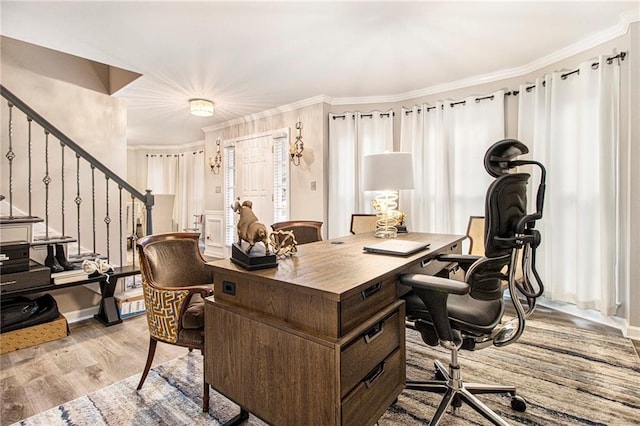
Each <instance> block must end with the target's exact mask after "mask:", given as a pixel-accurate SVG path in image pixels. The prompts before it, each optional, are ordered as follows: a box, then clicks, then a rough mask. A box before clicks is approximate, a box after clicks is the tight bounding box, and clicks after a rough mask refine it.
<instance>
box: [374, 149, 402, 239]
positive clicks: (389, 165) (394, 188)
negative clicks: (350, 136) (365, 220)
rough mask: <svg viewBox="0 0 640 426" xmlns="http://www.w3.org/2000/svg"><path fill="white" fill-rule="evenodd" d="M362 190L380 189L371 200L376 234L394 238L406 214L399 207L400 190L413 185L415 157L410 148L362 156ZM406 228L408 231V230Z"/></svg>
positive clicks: (380, 236) (381, 236)
mask: <svg viewBox="0 0 640 426" xmlns="http://www.w3.org/2000/svg"><path fill="white" fill-rule="evenodd" d="M362 167H363V175H362V176H363V190H364V191H381V192H380V194H378V195H376V198H375V200H373V201H372V204H373V206H374V208H375V209H376V214H377V216H378V217H377V220H376V237H379V238H395V237H396V236H397V235H398V226H399V225H400V224H401V223H402V222H403V221H404V219H403V217H404V214H403V213H401V212H400V211H398V210H397V208H398V191H399V190H400V189H413V161H412V159H411V153H409V152H385V153H382V154H370V155H365V156H364V158H363V163H362ZM405 232H406V231H405Z"/></svg>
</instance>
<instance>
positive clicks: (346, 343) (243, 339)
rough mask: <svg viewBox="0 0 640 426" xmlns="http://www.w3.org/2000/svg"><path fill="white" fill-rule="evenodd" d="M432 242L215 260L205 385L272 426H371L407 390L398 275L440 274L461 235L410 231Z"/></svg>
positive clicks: (355, 238)
mask: <svg viewBox="0 0 640 426" xmlns="http://www.w3.org/2000/svg"><path fill="white" fill-rule="evenodd" d="M398 239H406V240H412V241H428V242H429V243H431V246H430V247H429V249H426V250H423V251H420V252H418V253H415V254H413V255H410V256H406V257H402V256H391V255H380V254H368V253H364V252H363V251H362V248H363V246H364V245H367V244H370V243H374V242H380V241H381V240H380V239H376V238H375V237H374V236H373V233H369V234H357V235H352V236H348V237H344V238H338V239H334V240H328V241H319V242H315V243H311V244H305V245H302V246H299V247H298V253H297V254H296V255H295V256H293V257H289V258H284V259H278V267H277V268H272V269H262V270H254V271H247V270H245V269H243V268H241V267H239V266H237V265H235V264H234V263H232V262H231V261H229V259H225V260H219V261H215V262H212V263H211V265H212V266H213V267H214V282H215V285H214V295H213V296H211V297H209V298H207V299H206V301H205V333H206V338H205V345H206V346H205V378H206V381H207V382H208V383H210V384H211V386H212V387H213V388H214V389H215V390H217V391H218V392H220V393H221V394H223V395H225V396H226V397H227V398H229V399H230V400H232V401H234V402H235V403H237V404H238V405H240V406H241V408H242V410H243V412H245V410H247V411H249V412H251V413H253V414H254V415H256V416H257V417H259V418H261V419H263V420H264V421H266V422H268V423H270V424H274V425H302V424H309V425H310V424H322V425H340V424H343V425H350V426H351V425H360V424H363V425H364V424H369V425H370V424H373V423H375V422H376V421H377V419H378V418H379V417H380V416H381V415H382V414H384V412H385V411H386V410H387V408H388V407H389V405H391V404H392V403H393V401H394V400H395V399H396V398H397V397H398V395H399V394H400V393H401V392H402V390H403V389H404V387H405V379H406V378H405V360H406V355H405V330H404V327H405V326H404V324H405V319H404V316H405V306H404V301H403V300H401V299H399V296H400V294H401V293H402V291H403V289H401V288H400V286H399V285H398V284H397V277H398V275H399V274H401V273H406V272H421V273H426V274H436V273H437V272H439V271H440V270H442V269H443V268H444V267H445V266H446V265H447V264H446V263H442V262H439V261H437V260H435V257H436V256H437V255H438V254H444V253H460V252H461V241H462V240H463V239H464V237H463V236H457V235H442V234H422V233H408V234H401V235H399V236H398Z"/></svg>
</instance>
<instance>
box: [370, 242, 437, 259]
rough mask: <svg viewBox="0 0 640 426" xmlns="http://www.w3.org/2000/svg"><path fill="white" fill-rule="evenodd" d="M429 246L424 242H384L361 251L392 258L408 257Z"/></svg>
mask: <svg viewBox="0 0 640 426" xmlns="http://www.w3.org/2000/svg"><path fill="white" fill-rule="evenodd" d="M429 246H430V244H429V243H427V242H424V241H405V240H396V239H393V240H386V241H383V242H381V243H376V244H371V245H366V246H364V247H363V248H362V249H363V250H364V251H365V252H366V253H377V254H391V255H394V256H409V255H410V254H413V253H416V252H419V251H420V250H424V249H426V248H428V247H429Z"/></svg>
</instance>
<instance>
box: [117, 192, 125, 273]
mask: <svg viewBox="0 0 640 426" xmlns="http://www.w3.org/2000/svg"><path fill="white" fill-rule="evenodd" d="M118 206H119V208H118V224H119V231H120V235H119V237H120V238H119V239H118V241H119V242H120V250H119V251H120V265H121V266H122V265H124V263H123V262H122V260H123V253H122V185H118Z"/></svg>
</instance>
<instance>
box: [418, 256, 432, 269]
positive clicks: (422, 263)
mask: <svg viewBox="0 0 640 426" xmlns="http://www.w3.org/2000/svg"><path fill="white" fill-rule="evenodd" d="M431 262H433V258H429V259H423V260H422V261H421V262H420V266H422V267H423V268H426V267H427V266H429V264H430V263H431Z"/></svg>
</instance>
